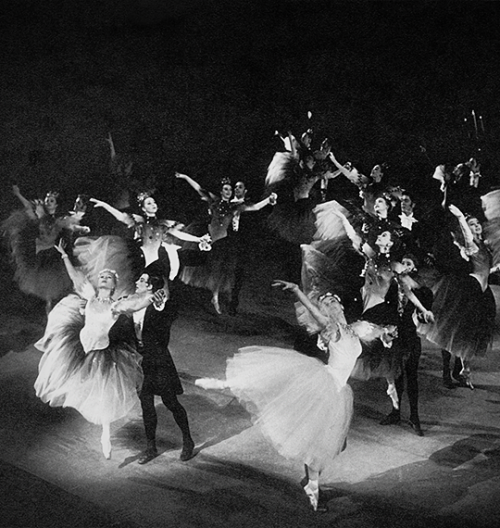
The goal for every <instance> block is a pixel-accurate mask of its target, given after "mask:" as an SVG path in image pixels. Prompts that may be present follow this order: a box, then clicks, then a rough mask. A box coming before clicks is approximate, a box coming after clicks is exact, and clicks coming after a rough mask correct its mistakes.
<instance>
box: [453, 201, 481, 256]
mask: <svg viewBox="0 0 500 528" xmlns="http://www.w3.org/2000/svg"><path fill="white" fill-rule="evenodd" d="M448 209H449V211H450V213H451V214H452V215H453V216H454V217H455V218H456V219H457V220H458V225H459V226H460V231H462V235H463V237H464V242H465V251H466V252H467V251H469V252H470V251H472V252H473V251H474V250H475V249H476V245H475V243H474V236H473V235H472V231H471V230H470V227H469V224H468V223H467V220H466V219H465V216H464V214H463V213H462V211H460V209H459V208H458V207H457V206H456V205H453V204H451V205H450V206H449V207H448Z"/></svg>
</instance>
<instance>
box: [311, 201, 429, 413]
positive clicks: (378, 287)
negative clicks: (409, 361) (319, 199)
mask: <svg viewBox="0 0 500 528" xmlns="http://www.w3.org/2000/svg"><path fill="white" fill-rule="evenodd" d="M315 213H316V226H317V233H316V236H317V238H318V239H319V240H317V241H316V242H314V243H313V244H312V245H304V246H303V271H302V282H303V287H304V288H305V291H306V292H308V291H310V290H311V289H312V288H317V287H318V284H319V285H320V292H322V291H328V290H334V291H338V292H339V294H340V296H341V299H342V301H343V303H344V305H345V306H346V308H348V309H347V310H346V313H347V320H348V321H353V320H357V319H363V320H366V321H370V322H372V323H374V324H378V325H381V326H383V327H385V328H386V330H387V333H386V339H385V340H383V341H382V340H381V341H379V342H377V343H374V344H371V345H370V346H366V347H364V349H363V354H362V356H361V357H360V358H359V360H358V362H357V364H356V367H355V369H353V373H352V376H353V377H354V378H356V379H361V380H368V379H370V378H376V377H382V378H385V379H386V381H387V386H388V388H387V394H388V396H389V397H390V398H391V401H392V404H393V407H394V408H395V409H399V398H398V394H397V390H396V382H395V380H396V379H397V378H398V376H399V375H400V368H401V354H402V350H401V343H400V340H398V339H397V327H398V325H399V324H400V311H401V310H400V308H401V302H402V300H403V299H404V298H406V299H408V300H410V301H411V303H412V304H413V305H414V306H415V307H416V309H417V310H418V311H419V313H421V314H422V317H423V318H424V320H426V321H432V320H433V313H432V312H431V311H430V310H428V309H427V308H425V306H424V305H423V304H422V303H421V302H420V300H419V299H418V298H417V296H416V295H415V293H414V292H413V289H415V288H417V287H418V286H419V285H418V284H417V283H416V282H415V281H414V280H413V279H412V278H411V277H410V276H409V275H408V274H406V273H404V266H403V265H402V264H401V262H400V261H401V257H402V256H403V250H404V245H403V244H402V242H401V236H400V235H399V230H398V229H396V228H394V227H393V226H392V225H391V224H390V223H388V222H387V221H386V220H385V219H382V220H379V221H378V222H375V223H374V224H372V226H371V227H370V229H369V230H368V231H367V232H365V231H363V229H362V228H361V229H359V230H356V229H355V228H354V226H353V225H352V224H351V220H350V218H349V219H348V218H347V215H349V212H348V211H347V210H346V209H345V208H343V207H342V206H341V205H340V204H338V203H336V202H331V203H325V204H321V205H320V206H318V207H317V208H316V210H315ZM347 241H349V243H350V249H349V246H348V244H347ZM353 253H354V254H353ZM355 255H357V256H358V258H357V260H356V259H355ZM359 257H362V259H360V258H359ZM362 263H364V267H363V264H362ZM358 275H360V276H361V278H360V279H359V278H358V277H357V276H358ZM356 287H359V290H358V291H355V288H356Z"/></svg>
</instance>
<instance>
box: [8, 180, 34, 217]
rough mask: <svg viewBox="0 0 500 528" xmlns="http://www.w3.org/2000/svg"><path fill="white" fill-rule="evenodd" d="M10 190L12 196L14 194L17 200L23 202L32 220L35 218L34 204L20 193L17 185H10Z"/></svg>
mask: <svg viewBox="0 0 500 528" xmlns="http://www.w3.org/2000/svg"><path fill="white" fill-rule="evenodd" d="M12 192H13V193H14V196H16V197H17V198H18V199H19V201H20V202H21V203H22V204H23V207H24V209H25V210H26V213H27V214H28V216H29V217H30V218H32V219H33V220H36V219H37V215H36V214H35V208H34V204H33V203H32V202H30V201H29V200H28V199H27V198H25V197H24V196H23V195H22V194H21V191H20V190H19V187H18V186H17V185H13V186H12Z"/></svg>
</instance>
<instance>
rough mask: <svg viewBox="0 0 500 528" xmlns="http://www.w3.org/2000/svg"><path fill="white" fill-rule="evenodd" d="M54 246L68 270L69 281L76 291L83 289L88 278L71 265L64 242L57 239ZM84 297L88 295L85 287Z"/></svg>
mask: <svg viewBox="0 0 500 528" xmlns="http://www.w3.org/2000/svg"><path fill="white" fill-rule="evenodd" d="M54 247H55V248H56V249H57V251H59V253H60V254H61V258H62V261H63V262H64V267H65V268H66V271H67V272H68V275H69V278H70V279H71V282H72V283H73V287H74V289H75V290H76V291H78V292H82V290H84V289H85V286H86V285H87V283H88V280H87V279H86V277H85V275H84V274H83V273H82V272H80V271H78V270H77V269H75V267H74V266H73V264H72V263H71V261H70V260H69V256H68V254H67V253H66V250H65V249H64V243H63V241H62V239H61V240H59V244H57V245H55V246H54ZM89 285H90V283H89ZM91 288H92V287H91ZM92 293H95V292H94V290H93V288H92ZM84 297H86V298H88V297H89V295H88V292H87V290H86V289H85V295H84Z"/></svg>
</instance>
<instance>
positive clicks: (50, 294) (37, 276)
mask: <svg viewBox="0 0 500 528" xmlns="http://www.w3.org/2000/svg"><path fill="white" fill-rule="evenodd" d="M2 231H3V232H4V233H5V235H6V236H7V240H8V243H9V247H10V251H11V256H12V260H13V261H14V266H15V274H14V280H15V281H16V282H17V284H18V285H19V289H20V290H21V291H22V292H24V293H27V294H30V295H34V296H36V297H38V298H40V299H43V300H45V301H49V300H50V301H52V300H55V299H60V298H61V297H62V296H63V295H64V294H66V293H69V292H70V291H71V281H70V279H69V277H68V274H67V273H66V269H65V267H64V263H63V262H62V260H61V255H60V254H59V252H58V251H57V250H56V249H55V248H49V249H44V250H41V251H39V252H38V253H37V252H36V239H37V237H38V235H39V222H38V221H36V220H33V219H31V218H30V217H29V216H28V215H27V214H26V212H24V211H15V212H14V213H12V214H11V215H10V216H9V218H7V219H6V220H5V221H4V222H3V224H2Z"/></svg>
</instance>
